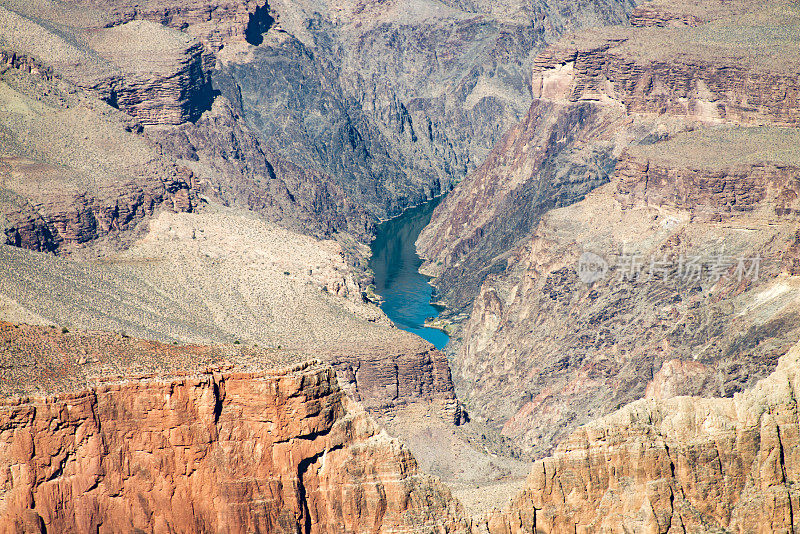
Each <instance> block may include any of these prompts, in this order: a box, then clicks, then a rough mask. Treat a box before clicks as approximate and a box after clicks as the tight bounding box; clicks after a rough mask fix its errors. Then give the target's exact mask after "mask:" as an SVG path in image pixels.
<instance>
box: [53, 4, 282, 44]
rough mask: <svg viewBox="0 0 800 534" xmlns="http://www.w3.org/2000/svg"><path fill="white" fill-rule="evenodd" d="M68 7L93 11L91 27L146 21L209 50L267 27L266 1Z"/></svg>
mask: <svg viewBox="0 0 800 534" xmlns="http://www.w3.org/2000/svg"><path fill="white" fill-rule="evenodd" d="M64 3H65V4H68V5H70V4H71V5H76V6H87V7H91V8H93V9H95V10H96V12H95V13H96V14H98V15H99V16H98V17H97V20H93V21H87V25H89V26H94V27H103V26H107V27H110V26H117V25H120V24H125V23H127V22H130V21H133V20H146V21H150V22H155V23H158V24H163V25H165V26H169V27H171V28H175V29H179V30H186V31H187V33H189V34H190V35H192V36H195V37H197V38H199V39H200V40H201V41H202V42H203V44H204V45H206V46H207V47H208V49H209V50H210V51H214V52H216V51H219V50H220V49H221V48H222V47H223V46H225V44H227V43H234V42H245V41H246V40H248V39H255V37H254V36H258V35H260V33H262V32H263V31H266V30H267V29H268V28H269V24H270V23H269V20H270V17H269V13H268V12H267V2H266V0H210V1H206V0H201V1H188V2H187V1H185V0H147V1H145V2H136V1H131V0H67V1H66V2H64Z"/></svg>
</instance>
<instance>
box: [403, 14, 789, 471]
mask: <svg viewBox="0 0 800 534" xmlns="http://www.w3.org/2000/svg"><path fill="white" fill-rule="evenodd" d="M706 4H708V5H707V6H706ZM645 9H650V12H651V14H652V13H655V12H659V13H662V14H664V17H662V18H663V19H664V20H667V19H669V20H670V21H671V22H669V24H666V23H665V24H664V25H663V26H662V25H661V24H660V23H658V24H656V23H653V24H649V23H644V22H641V21H640V22H639V23H637V24H638V25H639V27H616V28H607V29H602V30H597V31H587V32H582V33H581V34H580V35H571V36H568V37H565V38H564V39H562V41H560V42H559V43H558V44H557V45H554V46H553V47H550V48H549V49H547V50H545V51H544V52H542V54H540V56H539V58H537V60H536V61H535V63H536V65H537V67H536V72H535V74H534V78H533V85H534V94H535V95H537V96H538V97H539V98H538V99H536V100H535V101H534V104H533V105H532V106H531V110H530V112H529V117H530V120H526V121H524V122H522V123H520V125H519V126H518V127H517V128H515V129H513V130H511V132H510V133H509V135H508V136H507V138H506V141H504V142H503V143H501V144H499V145H498V147H497V151H496V153H495V154H493V155H492V156H491V157H490V158H489V159H487V161H486V163H485V165H484V166H483V167H482V168H480V169H479V170H478V171H477V172H475V173H474V174H472V175H471V176H470V177H468V178H467V179H466V180H465V181H464V182H462V184H460V185H459V186H458V187H457V188H456V190H454V191H453V193H452V194H451V195H449V197H448V198H446V199H445V200H444V201H443V202H442V204H440V205H439V207H437V209H436V211H435V212H434V215H433V219H432V221H431V224H430V226H429V227H428V228H427V229H426V230H425V231H424V232H423V234H422V235H421V236H420V239H419V242H418V245H419V247H420V250H421V254H422V255H423V256H424V257H425V258H426V259H427V261H426V264H425V267H424V268H425V269H426V271H427V272H429V273H430V274H433V275H435V276H436V279H435V280H434V281H435V283H436V284H437V293H438V295H439V296H440V298H441V299H442V301H443V303H445V304H451V303H452V306H453V308H454V310H453V312H452V316H451V318H452V319H455V320H456V325H455V326H456V328H457V330H458V333H457V335H456V343H455V344H454V345H453V347H452V350H453V352H454V354H453V355H452V356H451V358H450V361H451V367H452V370H453V379H454V382H455V385H456V391H457V394H458V396H459V398H460V399H461V400H462V401H463V402H464V403H465V404H466V407H467V409H468V410H469V413H470V416H471V417H473V418H474V419H478V420H484V421H486V422H487V424H489V425H490V426H493V427H494V428H495V429H496V431H497V432H498V433H499V434H500V435H501V436H503V437H505V438H511V439H512V440H514V442H515V443H516V444H518V445H520V446H521V447H523V448H524V449H525V450H527V451H528V452H529V453H530V454H531V455H533V456H534V457H537V456H541V455H544V454H547V453H549V452H550V451H552V450H553V447H555V445H556V444H557V443H558V442H559V441H560V440H561V439H563V438H565V437H566V436H567V435H568V434H569V432H570V431H572V430H573V429H575V428H576V427H577V426H579V425H581V424H585V423H588V422H589V421H591V420H592V419H594V418H596V417H599V416H602V415H604V414H607V413H610V412H611V411H613V410H615V409H617V408H619V407H621V406H623V405H625V404H627V403H629V402H632V401H635V400H636V399H640V398H642V397H645V396H652V397H656V398H666V397H670V396H674V395H703V396H708V395H722V396H731V395H733V394H735V393H736V392H738V391H742V390H743V389H744V388H747V387H750V386H752V385H753V384H754V383H755V381H756V380H758V379H759V378H763V377H765V376H767V375H768V374H769V373H770V372H771V371H772V370H773V369H774V367H775V365H776V362H777V359H778V357H779V356H780V355H781V354H783V353H785V352H786V350H788V348H789V347H790V346H792V345H793V344H794V343H795V342H796V341H797V339H798V334H799V332H798V331H797V329H796V326H795V324H796V321H795V317H796V316H797V312H798V310H797V308H796V303H795V302H796V301H795V299H796V295H797V287H798V286H797V281H796V280H795V278H794V277H795V275H796V272H797V271H796V268H795V267H794V266H795V265H796V262H797V260H796V257H797V246H796V242H797V240H796V227H797V219H796V209H797V206H796V199H797V190H796V189H797V187H796V183H797V178H798V174H797V173H798V170H800V167H798V163H800V162H798V160H797V158H796V156H795V152H796V151H795V150H794V148H793V147H794V146H796V143H797V135H798V130H797V129H796V128H795V127H794V126H795V122H794V120H795V119H794V118H793V117H794V113H795V112H794V111H793V110H794V107H793V106H794V97H793V96H792V95H793V94H794V93H793V91H794V89H792V88H791V87H790V85H791V84H790V82H791V83H794V82H793V80H795V78H796V75H795V74H792V73H794V72H796V71H797V69H798V65H800V63H799V62H798V61H797V57H796V56H795V55H794V54H793V53H787V54H784V55H783V57H781V58H778V55H779V54H778V53H777V52H776V51H777V50H782V49H783V48H786V49H787V50H794V48H791V47H792V46H794V45H793V44H792V43H796V37H792V36H790V35H789V34H787V33H786V32H784V26H783V21H784V20H786V17H789V18H790V20H795V19H796V18H797V17H798V13H797V10H796V9H795V7H794V6H789V5H788V4H786V3H780V2H779V3H775V4H768V5H757V4H755V3H753V2H734V3H726V4H725V5H722V4H719V3H716V2H708V3H703V4H702V5H696V4H691V5H687V6H683V5H682V4H670V5H666V3H661V2H659V3H653V4H652V5H649V6H648V4H645V5H643V6H642V7H641V10H640V11H638V12H639V13H642V12H643V11H642V10H645ZM673 15H674V17H673ZM683 15H687V16H686V17H684V16H683ZM688 15H691V16H692V17H695V16H696V17H697V19H694V18H691V17H689V16H688ZM642 16H644V15H642ZM687 21H688V22H687ZM699 21H702V22H699ZM773 30H774V31H773ZM753 32H766V33H769V35H768V36H767V37H765V38H764V39H756V40H751V39H750V38H749V37H748V36H750V35H754V33H753ZM759 35H761V33H759ZM677 43H684V44H685V46H684V47H680V46H678V44H677ZM745 43H749V44H748V45H747V46H745ZM679 48H680V50H679ZM737 58H738V59H737ZM787 83H789V84H790V85H787ZM772 95H780V96H779V97H778V98H777V99H773V96H772ZM543 110H545V111H546V113H543ZM551 110H554V111H551ZM552 162H559V163H560V164H559V165H558V167H556V169H558V170H560V172H561V173H562V174H558V173H557V172H554V171H553V170H552V168H550V165H552ZM530 191H535V192H536V194H538V196H533V195H532V194H531V193H530ZM565 193H566V194H565ZM516 198H520V199H525V200H526V202H519V203H518V204H516V206H518V207H515V204H514V199H516ZM509 214H520V216H517V217H515V218H514V224H512V223H510V222H509V221H510V219H509ZM522 221H524V223H523V222H522ZM690 264H691V265H690ZM473 265H481V266H483V267H484V270H483V271H482V272H480V274H479V276H475V277H464V276H462V275H461V273H462V272H476V270H475V269H474V268H473V267H472V266H473ZM754 265H756V267H753V266H754ZM689 267H691V270H692V271H691V272H693V273H694V274H693V275H691V276H689V275H688V274H687V273H689ZM756 271H758V272H757V273H756ZM748 273H749V274H748ZM462 310H468V312H469V316H468V318H465V316H466V315H467V314H466V313H464V314H462V315H456V314H457V313H459V312H461V311H462ZM498 439H502V438H498Z"/></svg>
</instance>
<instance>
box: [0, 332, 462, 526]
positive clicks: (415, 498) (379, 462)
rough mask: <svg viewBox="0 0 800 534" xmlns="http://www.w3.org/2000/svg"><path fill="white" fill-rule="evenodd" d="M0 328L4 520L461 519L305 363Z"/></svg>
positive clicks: (332, 522)
mask: <svg viewBox="0 0 800 534" xmlns="http://www.w3.org/2000/svg"><path fill="white" fill-rule="evenodd" d="M0 336H1V337H2V339H3V343H2V349H0V358H2V360H3V368H4V374H3V380H2V384H0V387H2V391H3V401H2V405H1V406H0V421H2V422H0V465H2V467H1V468H0V487H2V490H0V523H2V524H3V525H4V530H6V529H7V530H9V531H24V532H54V531H58V532H66V531H95V530H96V531H102V532H119V531H135V530H141V531H158V532H207V531H225V532H307V533H312V532H331V531H343V532H375V531H381V530H392V531H395V532H419V531H420V529H429V530H432V531H437V532H452V531H455V530H463V527H464V524H463V522H462V521H461V519H460V515H461V512H460V509H459V507H458V505H457V504H456V503H455V502H454V501H453V500H452V498H451V497H450V495H449V492H448V491H447V490H446V489H445V488H444V487H443V486H441V484H439V483H438V482H437V481H435V480H434V479H431V478H429V477H427V476H425V475H422V474H420V473H419V472H418V471H417V467H416V463H415V462H414V459H413V458H412V457H411V455H410V454H409V453H408V451H407V449H405V448H404V447H403V446H402V445H401V444H400V443H399V442H397V441H396V440H393V439H392V438H389V437H388V436H387V435H386V434H385V433H384V432H383V431H381V430H379V429H378V427H377V426H376V425H375V423H373V422H372V420H371V419H370V418H369V417H368V416H367V415H366V414H365V413H364V412H363V411H362V410H360V409H359V407H358V405H357V404H355V403H353V402H352V401H349V400H348V399H347V397H345V396H344V395H343V393H342V392H341V390H340V389H339V387H338V385H337V382H336V378H335V374H334V372H333V370H332V369H331V368H330V367H327V366H324V365H321V364H320V363H319V362H315V361H310V362H305V363H303V362H301V361H300V362H298V361H297V360H294V362H293V361H292V358H291V357H290V356H288V355H286V354H283V353H280V352H277V353H276V352H274V351H273V352H271V351H253V350H252V349H247V350H231V349H230V348H228V349H225V348H223V347H191V346H185V347H184V346H182V347H173V346H169V345H160V344H158V343H153V342H143V341H136V340H132V339H130V338H123V337H120V336H118V335H107V334H92V335H88V334H73V333H66V334H63V333H61V332H60V331H58V330H55V329H50V328H44V329H42V328H37V327H27V326H22V327H20V326H15V325H11V324H8V323H2V324H0Z"/></svg>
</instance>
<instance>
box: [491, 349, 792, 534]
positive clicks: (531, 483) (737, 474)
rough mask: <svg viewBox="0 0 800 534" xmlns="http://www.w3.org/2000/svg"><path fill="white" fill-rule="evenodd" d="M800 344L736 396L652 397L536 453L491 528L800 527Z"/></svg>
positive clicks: (761, 529)
mask: <svg viewBox="0 0 800 534" xmlns="http://www.w3.org/2000/svg"><path fill="white" fill-rule="evenodd" d="M799 369H800V350H798V347H796V346H795V347H794V348H792V350H790V351H789V352H788V353H787V354H786V355H784V356H782V357H781V359H780V361H779V363H778V367H777V369H776V370H775V372H773V373H772V374H771V375H770V376H769V377H768V378H766V379H764V380H761V381H760V382H758V384H756V385H755V387H753V388H752V389H748V390H746V391H744V392H741V393H737V394H736V395H735V396H734V397H733V398H731V399H719V398H717V399H703V398H697V397H677V398H672V399H669V400H641V401H638V402H635V403H633V404H630V405H628V406H626V407H625V408H623V409H622V410H620V411H618V412H616V413H613V414H611V415H608V416H606V417H604V418H602V419H600V420H598V421H595V422H592V423H591V424H588V425H586V426H584V427H581V428H580V429H579V430H577V431H575V432H574V433H573V434H572V435H571V436H570V437H569V438H568V439H566V440H565V441H564V442H563V443H562V444H560V445H559V446H558V448H557V449H556V451H555V452H554V454H553V456H552V457H549V458H545V459H543V460H540V461H538V462H536V463H535V464H534V466H533V469H532V471H531V474H530V476H529V478H528V483H527V488H526V489H525V490H524V491H523V492H522V493H521V494H520V495H519V496H518V497H517V498H516V499H515V500H514V502H513V504H512V505H511V506H510V509H509V510H508V511H507V513H506V514H497V515H494V516H492V517H491V518H490V519H489V521H488V522H487V523H488V526H489V530H490V531H491V532H493V533H494V532H497V533H500V532H533V531H535V532H548V533H550V532H552V533H557V532H617V531H633V532H665V533H666V532H669V533H677V532H680V533H683V532H714V531H723V530H724V531H729V532H793V531H795V530H796V529H797V528H798V527H800V523H799V522H798V521H800V520H798V517H797V509H798V508H797V507H798V505H800V494H798V491H797V488H796V486H797V483H798V476H800V472H798V465H800V463H799V462H800V458H798V456H797V455H798V451H800V446H798V437H800V426H799V424H798V418H797V408H798V406H797V398H798V388H800V374H798V370H799Z"/></svg>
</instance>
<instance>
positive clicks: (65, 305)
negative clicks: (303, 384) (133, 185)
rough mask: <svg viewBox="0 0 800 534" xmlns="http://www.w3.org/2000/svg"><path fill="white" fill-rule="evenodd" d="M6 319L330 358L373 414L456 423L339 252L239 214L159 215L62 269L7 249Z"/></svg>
mask: <svg viewBox="0 0 800 534" xmlns="http://www.w3.org/2000/svg"><path fill="white" fill-rule="evenodd" d="M0 256H2V261H0V278H2V280H3V282H2V286H1V287H2V289H0V295H1V296H0V298H2V299H3V302H5V303H6V305H5V306H2V307H0V314H2V316H3V317H5V318H6V319H8V320H12V321H22V320H27V321H29V322H30V321H31V318H32V317H36V318H38V321H37V322H39V323H41V324H56V325H59V326H65V327H67V328H68V329H82V330H93V329H102V330H108V331H116V332H125V333H126V334H130V335H136V336H140V337H144V338H150V339H159V340H162V341H165V342H171V341H181V342H194V343H208V342H228V343H231V342H234V341H236V342H243V343H246V344H248V345H254V344H258V345H261V346H271V347H275V346H282V347H283V348H284V349H286V348H288V349H291V350H294V351H296V352H297V353H301V354H306V355H307V357H309V358H322V359H325V360H326V361H328V362H330V363H331V364H333V365H334V367H335V368H336V369H337V371H338V372H339V377H340V380H341V383H342V387H343V388H344V389H345V391H346V392H347V393H348V394H350V395H351V396H352V397H353V398H355V399H357V400H359V401H361V402H363V403H364V404H365V405H366V406H367V407H368V408H369V409H370V410H372V411H373V412H374V413H376V414H385V415H390V414H392V413H394V412H395V411H396V410H397V409H399V408H402V407H403V406H405V405H407V404H413V403H416V402H422V403H425V404H431V405H433V406H436V407H437V409H438V411H439V413H440V414H442V415H444V416H445V417H446V418H448V419H449V420H450V421H451V422H452V421H455V420H457V419H458V418H459V417H460V415H459V414H460V408H459V406H458V403H457V401H456V399H455V396H454V393H453V387H452V382H451V379H450V370H449V368H448V366H447V361H446V358H445V356H444V355H443V354H442V353H441V352H439V351H437V350H435V349H434V348H433V347H432V346H431V345H430V344H428V343H427V342H425V341H423V340H422V339H420V338H418V337H416V336H413V335H411V334H408V333H406V332H403V331H401V330H398V329H396V328H394V327H393V326H392V325H390V323H389V321H388V319H387V318H386V316H385V315H383V313H382V312H381V311H380V310H379V309H378V308H377V307H376V306H375V305H373V304H371V303H365V302H364V301H363V298H362V296H361V291H360V290H359V288H358V285H357V283H356V280H355V278H354V277H353V275H352V273H351V272H350V268H349V267H348V265H347V263H346V261H345V259H344V253H343V250H342V247H341V246H340V245H339V244H338V243H336V242H334V241H319V240H316V239H314V238H312V237H308V236H300V235H297V234H293V233H291V232H289V231H288V230H284V229H281V228H278V227H276V226H275V225H274V224H268V223H265V222H264V221H261V220H259V219H258V218H257V217H256V216H255V215H253V214H251V215H249V216H245V215H242V214H240V213H239V212H236V211H232V210H222V209H217V210H216V211H215V210H214V209H213V208H211V207H207V208H206V209H205V210H204V213H202V214H170V213H162V214H161V215H160V216H159V217H158V218H156V219H154V220H152V221H151V222H150V230H149V232H148V233H147V234H146V235H145V236H144V237H143V238H142V239H141V240H139V241H137V242H136V243H134V244H133V246H132V247H130V248H129V249H128V250H127V251H125V252H121V253H118V254H116V255H114V256H107V257H105V258H103V259H101V260H91V261H87V260H85V259H81V258H76V257H74V255H73V257H72V258H68V259H59V258H52V257H48V256H44V255H41V254H34V253H30V252H28V251H23V250H19V249H15V248H13V247H8V246H3V247H0Z"/></svg>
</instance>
